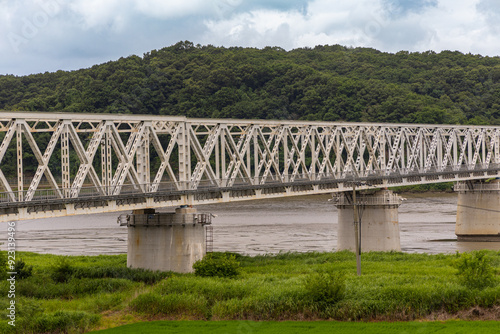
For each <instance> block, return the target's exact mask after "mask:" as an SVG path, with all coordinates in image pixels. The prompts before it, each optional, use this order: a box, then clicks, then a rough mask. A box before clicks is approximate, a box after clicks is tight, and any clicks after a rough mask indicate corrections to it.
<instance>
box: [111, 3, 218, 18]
mask: <svg viewBox="0 0 500 334" xmlns="http://www.w3.org/2000/svg"><path fill="white" fill-rule="evenodd" d="M101 1H102V0H101ZM134 2H135V6H136V7H137V9H138V10H139V11H140V12H141V13H144V14H146V15H148V16H152V17H158V18H175V17H181V16H186V15H196V14H204V13H207V11H209V12H211V11H212V10H213V6H212V4H211V2H210V1H206V0H180V1H165V0H134Z"/></svg>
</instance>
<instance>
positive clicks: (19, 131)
mask: <svg viewBox="0 0 500 334" xmlns="http://www.w3.org/2000/svg"><path fill="white" fill-rule="evenodd" d="M18 121H19V120H18ZM16 142H17V191H18V193H17V200H18V201H19V202H22V201H23V199H24V178H23V128H22V124H21V122H16Z"/></svg>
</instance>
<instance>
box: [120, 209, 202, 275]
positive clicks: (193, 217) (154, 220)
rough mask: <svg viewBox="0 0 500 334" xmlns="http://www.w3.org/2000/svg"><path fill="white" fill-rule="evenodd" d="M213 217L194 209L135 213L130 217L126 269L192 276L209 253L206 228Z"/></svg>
mask: <svg viewBox="0 0 500 334" xmlns="http://www.w3.org/2000/svg"><path fill="white" fill-rule="evenodd" d="M209 224H211V215H210V214H199V213H197V210H196V209H195V208H191V207H182V208H177V209H176V210H175V213H174V212H171V213H156V212H155V211H154V209H145V210H136V211H134V212H133V214H131V215H128V216H127V227H128V249H127V266H129V267H131V268H143V269H149V270H161V271H174V272H178V273H189V272H192V271H193V263H194V262H196V261H198V260H200V259H202V258H203V256H204V255H205V253H206V229H205V226H206V225H209Z"/></svg>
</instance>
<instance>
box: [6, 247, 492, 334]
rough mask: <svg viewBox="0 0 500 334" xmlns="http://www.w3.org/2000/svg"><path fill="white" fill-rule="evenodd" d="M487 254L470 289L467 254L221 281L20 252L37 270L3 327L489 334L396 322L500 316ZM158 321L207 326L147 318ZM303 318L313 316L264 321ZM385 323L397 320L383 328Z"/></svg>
mask: <svg viewBox="0 0 500 334" xmlns="http://www.w3.org/2000/svg"><path fill="white" fill-rule="evenodd" d="M485 254H486V255H487V258H488V259H489V266H490V271H489V274H490V277H489V280H486V281H485V284H482V285H477V286H476V285H474V284H476V283H477V282H476V280H475V279H474V280H472V283H473V284H472V285H470V284H469V285H467V284H468V281H464V280H463V279H462V278H461V277H460V276H458V275H457V273H458V272H459V270H458V269H457V265H456V262H457V259H459V258H463V255H462V256H460V257H459V256H458V255H443V254H438V255H429V254H405V253H399V252H389V253H383V252H371V253H363V254H362V271H363V275H362V276H360V277H358V276H356V261H355V256H354V254H352V253H350V252H331V253H282V254H277V255H266V256H255V257H250V256H241V255H235V257H236V261H238V262H239V275H237V276H236V277H234V278H218V277H199V276H195V275H194V274H174V273H159V272H149V271H144V270H133V269H130V268H127V266H126V256H125V255H116V256H72V257H62V256H56V255H42V254H33V253H21V252H20V253H18V254H17V255H18V258H22V259H23V260H24V261H25V262H26V265H27V266H30V265H32V266H33V274H32V276H30V277H27V278H23V279H18V280H17V281H16V307H17V310H16V311H17V318H16V327H15V328H13V327H11V326H8V325H7V319H6V318H5V315H1V314H0V333H2V334H3V333H22V334H31V333H86V332H89V331H92V330H96V329H106V328H113V327H118V326H121V325H127V324H135V323H137V324H136V325H133V326H153V327H152V328H151V329H150V328H145V329H144V331H143V332H144V333H149V332H150V331H153V330H154V326H167V327H168V326H170V327H172V326H173V328H177V327H178V328H180V329H182V328H184V327H185V326H208V327H207V328H206V330H207V331H208V330H213V331H214V333H217V330H221V331H224V330H225V329H224V328H223V327H221V326H229V327H226V328H230V326H233V327H231V328H232V329H231V330H229V329H228V330H227V332H228V333H233V332H234V331H233V329H234V326H243V325H242V324H246V325H248V326H250V325H251V324H254V323H252V322H243V323H239V322H232V321H239V320H252V321H254V320H258V322H257V323H255V326H258V328H257V327H256V328H254V329H252V328H253V327H251V328H250V329H252V331H251V332H250V333H260V332H258V331H262V333H267V332H269V333H271V332H272V331H275V330H281V329H279V328H281V326H291V327H290V328H289V329H283V330H282V332H283V333H285V332H286V333H289V332H290V331H293V330H294V329H293V328H294V327H293V326H299V327H297V328H298V330H300V328H302V327H300V326H304V327H303V328H304V330H305V329H307V328H309V327H310V326H319V327H318V329H314V330H317V331H321V330H325V331H326V330H331V328H332V327H331V326H346V327H345V328H346V329H345V330H351V329H349V328H352V330H355V331H356V332H359V331H363V330H365V329H364V328H365V327H364V326H367V327H366V328H368V327H369V326H374V329H373V330H372V329H371V328H370V329H366V330H367V331H368V330H369V331H370V332H373V331H375V330H378V329H377V328H379V327H377V326H382V327H381V328H382V329H381V330H384V333H387V331H385V330H386V329H384V328H385V327H383V326H389V327H391V326H393V327H391V328H394V330H395V331H398V333H401V332H404V331H406V332H409V331H410V330H413V329H412V328H414V330H415V332H418V331H419V330H421V329H420V328H421V326H424V327H425V331H421V333H425V332H428V331H429V330H434V328H435V329H436V330H438V329H439V328H445V329H446V328H448V327H449V326H450V328H452V327H453V326H454V327H453V328H454V329H452V330H451V331H452V332H457V331H458V330H461V329H460V328H462V327H460V326H466V327H467V329H464V330H467V331H468V332H471V331H472V330H474V328H477V327H479V326H480V327H481V332H486V331H487V330H488V328H489V327H488V326H490V325H489V323H487V322H484V323H483V322H481V323H474V322H472V323H467V322H457V323H446V324H445V326H444V327H439V326H441V325H440V324H439V323H436V324H433V323H431V322H423V323H413V322H408V323H405V322H397V321H412V320H421V319H425V320H437V319H439V320H442V319H462V320H481V319H495V320H499V319H500V312H499V311H498V309H499V308H498V307H499V306H500V285H499V284H498V282H499V273H500V270H499V267H500V252H494V251H488V252H486V253H485ZM469 260H470V261H469V262H470V263H471V264H474V263H475V262H474V261H473V260H474V259H473V258H470V259H469ZM476 262H477V261H476ZM474 272H475V271H474V270H472V271H471V273H472V274H474ZM469 283H471V282H469ZM8 289H9V286H8V282H7V281H6V280H2V281H0V308H1V309H6V307H7V306H8V302H9V301H8V300H7V298H5V296H7V294H8ZM483 314H485V316H483ZM486 315H487V316H486ZM154 320H201V321H202V322H188V323H183V322H173V323H169V322H166V323H161V322H159V323H143V322H145V321H154ZM207 320H212V321H207ZM303 320H307V321H312V322H311V323H300V322H291V323H284V322H280V323H278V324H277V325H276V324H273V323H267V322H264V321H303ZM320 320H328V322H324V323H323V322H320ZM228 321H229V322H228ZM337 321H339V322H337ZM361 321H366V322H367V323H360V322H361ZM380 321H391V322H394V321H396V322H395V323H390V324H385V325H384V324H383V323H380ZM344 322H347V323H344ZM162 324H163V325H162ZM483 324H484V325H483ZM176 326H177V327H176ZM210 326H214V327H213V328H212V327H210ZM252 326H253V325H252ZM275 326H278V327H275ZM349 326H354V327H349ZM398 326H403V327H398ZM405 326H408V328H406V327H405ZM434 326H436V327H434ZM483 326H484V327H485V328H484V330H483V328H482V327H483ZM167 327H165V328H167ZM219 327H220V329H218V328H219ZM132 328H133V327H132ZM277 328H278V329H277ZM339 328H341V327H339ZM402 328H403V329H402ZM499 328H500V326H499ZM341 329H342V330H344V329H343V327H342V328H341ZM120 330H122V329H120ZM123 330H125V329H123ZM182 330H184V329H182ZM115 331H116V330H115ZM200 331H201V332H203V331H205V329H203V331H202V330H200ZM266 331H267V332H266ZM139 332H140V331H139ZM247 332H248V331H247ZM153 333H154V332H153ZM174 333H175V332H174ZM243 333H245V332H243ZM278 333H279V331H278Z"/></svg>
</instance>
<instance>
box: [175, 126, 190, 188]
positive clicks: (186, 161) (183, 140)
mask: <svg viewBox="0 0 500 334" xmlns="http://www.w3.org/2000/svg"><path fill="white" fill-rule="evenodd" d="M179 126H180V131H179V134H178V137H177V146H178V149H179V184H180V187H181V189H189V184H188V182H189V180H190V179H191V165H190V154H191V151H190V145H189V129H188V127H191V124H188V123H187V122H182V123H180V124H179Z"/></svg>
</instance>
